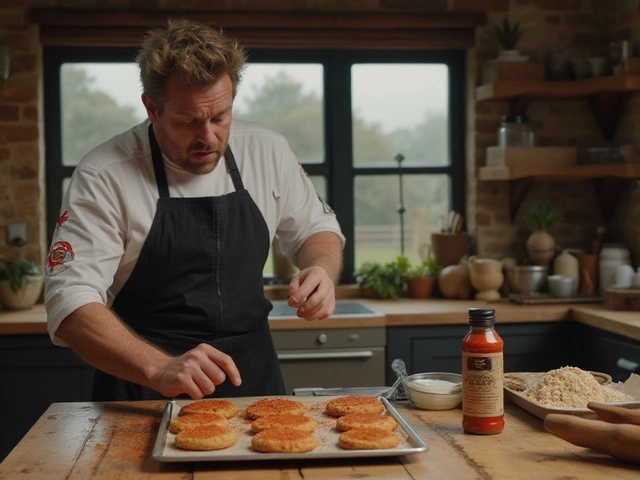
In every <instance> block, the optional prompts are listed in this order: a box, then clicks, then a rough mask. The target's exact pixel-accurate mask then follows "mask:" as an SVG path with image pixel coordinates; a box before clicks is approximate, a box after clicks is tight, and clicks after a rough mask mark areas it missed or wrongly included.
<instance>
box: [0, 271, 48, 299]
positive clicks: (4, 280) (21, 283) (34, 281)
mask: <svg viewBox="0 0 640 480" xmlns="http://www.w3.org/2000/svg"><path fill="white" fill-rule="evenodd" d="M43 284H44V276H43V275H42V270H40V268H39V267H38V265H37V264H36V262H34V261H33V260H17V261H9V260H6V259H4V258H0V304H2V306H3V307H4V308H7V309H10V310H26V309H29V308H32V307H33V306H34V305H35V303H36V302H37V301H38V298H40V294H41V293H42V286H43Z"/></svg>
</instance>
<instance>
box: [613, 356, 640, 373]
mask: <svg viewBox="0 0 640 480" xmlns="http://www.w3.org/2000/svg"><path fill="white" fill-rule="evenodd" d="M616 365H618V368H622V369H623V370H628V371H629V372H631V373H640V363H638V362H634V361H633V360H627V359H626V358H622V357H620V358H619V359H618V361H617V362H616Z"/></svg>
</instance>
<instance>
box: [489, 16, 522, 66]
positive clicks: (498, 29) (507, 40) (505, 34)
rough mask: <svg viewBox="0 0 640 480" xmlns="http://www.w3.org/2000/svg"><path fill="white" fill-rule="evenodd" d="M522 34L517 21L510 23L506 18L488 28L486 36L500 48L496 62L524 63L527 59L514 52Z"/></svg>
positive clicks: (516, 51)
mask: <svg viewBox="0 0 640 480" xmlns="http://www.w3.org/2000/svg"><path fill="white" fill-rule="evenodd" d="M523 33H524V32H523V30H522V27H520V22H519V21H516V22H514V23H511V22H510V21H509V19H508V18H506V17H505V18H504V20H503V21H502V23H493V24H491V25H490V26H489V28H488V29H487V35H488V36H489V38H491V39H492V40H494V41H495V42H496V43H497V44H498V45H499V46H500V53H499V54H498V61H504V62H526V61H527V60H528V59H529V57H525V56H522V55H520V52H519V51H518V50H516V46H517V45H518V42H519V41H520V39H521V38H522V34H523Z"/></svg>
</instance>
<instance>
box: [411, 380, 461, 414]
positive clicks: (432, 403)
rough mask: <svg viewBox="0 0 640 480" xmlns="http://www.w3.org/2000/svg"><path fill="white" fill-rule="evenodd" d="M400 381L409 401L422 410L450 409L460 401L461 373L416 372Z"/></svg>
mask: <svg viewBox="0 0 640 480" xmlns="http://www.w3.org/2000/svg"><path fill="white" fill-rule="evenodd" d="M402 383H403V385H404V391H405V393H406V394H407V398H408V399H409V402H411V404H412V405H413V406H414V407H417V408H421V409H423V410H450V409H452V408H456V407H457V406H458V405H460V402H461V401H462V375H460V374H458V373H446V372H429V373H416V374H414V375H409V376H408V377H407V378H405V379H404V380H403V382H402Z"/></svg>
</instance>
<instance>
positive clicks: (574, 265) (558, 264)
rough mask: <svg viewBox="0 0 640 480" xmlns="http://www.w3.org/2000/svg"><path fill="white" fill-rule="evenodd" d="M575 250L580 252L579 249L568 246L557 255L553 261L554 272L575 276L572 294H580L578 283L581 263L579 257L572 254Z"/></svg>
mask: <svg viewBox="0 0 640 480" xmlns="http://www.w3.org/2000/svg"><path fill="white" fill-rule="evenodd" d="M573 251H575V252H576V253H579V251H577V250H570V249H568V248H567V249H565V250H563V251H562V252H561V253H560V255H558V256H557V257H556V259H555V260H554V261H553V273H554V274H555V275H562V276H565V277H571V278H573V287H572V292H571V295H573V296H575V295H577V294H578V285H579V283H580V265H579V262H578V258H577V257H575V256H574V255H572V254H571V253H572V252H573Z"/></svg>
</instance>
